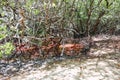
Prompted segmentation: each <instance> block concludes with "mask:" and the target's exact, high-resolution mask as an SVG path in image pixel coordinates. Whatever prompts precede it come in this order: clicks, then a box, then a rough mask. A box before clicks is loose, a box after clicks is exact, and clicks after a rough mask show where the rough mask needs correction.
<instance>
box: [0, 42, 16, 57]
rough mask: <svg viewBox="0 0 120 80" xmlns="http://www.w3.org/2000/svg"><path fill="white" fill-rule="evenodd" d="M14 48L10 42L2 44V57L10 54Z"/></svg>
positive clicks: (0, 46)
mask: <svg viewBox="0 0 120 80" xmlns="http://www.w3.org/2000/svg"><path fill="white" fill-rule="evenodd" d="M13 49H14V46H13V45H12V43H10V42H7V43H5V44H3V45H0V58H3V57H5V56H7V55H10V54H11V52H12V50H13Z"/></svg>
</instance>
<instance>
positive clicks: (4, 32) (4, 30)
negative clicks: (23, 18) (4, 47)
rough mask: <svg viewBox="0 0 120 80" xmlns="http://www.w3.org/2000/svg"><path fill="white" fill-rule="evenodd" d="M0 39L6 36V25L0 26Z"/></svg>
mask: <svg viewBox="0 0 120 80" xmlns="http://www.w3.org/2000/svg"><path fill="white" fill-rule="evenodd" d="M0 33H1V34H0V40H1V39H3V38H5V37H6V33H7V30H6V27H5V26H3V27H2V26H0Z"/></svg>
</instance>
